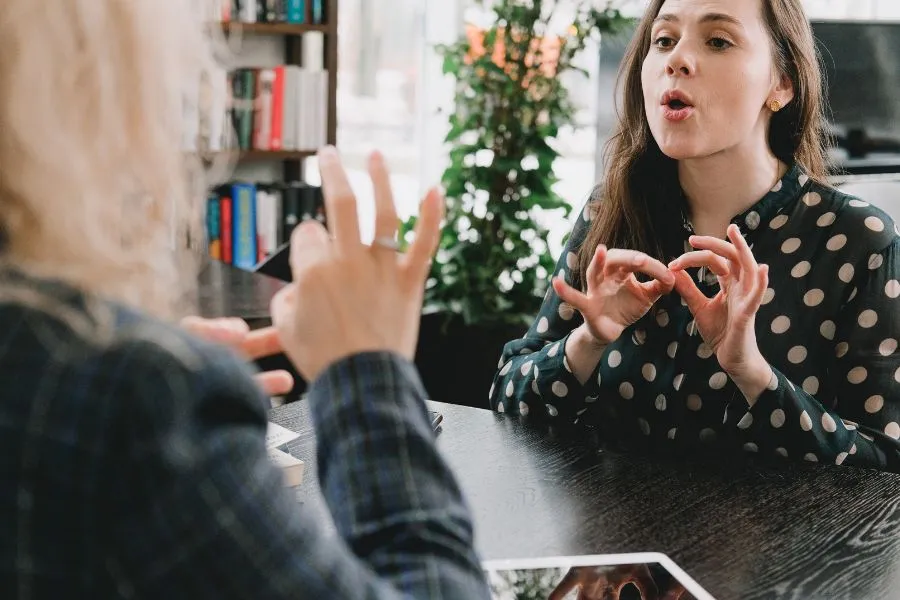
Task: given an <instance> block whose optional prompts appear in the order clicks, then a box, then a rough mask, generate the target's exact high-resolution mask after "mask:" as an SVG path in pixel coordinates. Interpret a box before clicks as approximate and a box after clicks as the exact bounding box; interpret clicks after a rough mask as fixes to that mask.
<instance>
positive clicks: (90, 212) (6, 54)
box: [0, 0, 215, 318]
mask: <svg viewBox="0 0 900 600" xmlns="http://www.w3.org/2000/svg"><path fill="white" fill-rule="evenodd" d="M208 14H209V12H208V11H205V10H204V8H203V4H202V1H201V0H55V1H54V2H50V3H47V2H41V1H35V0H5V1H4V3H3V10H2V11H0V228H2V238H3V246H2V250H0V261H2V263H3V265H4V266H6V267H13V268H16V269H19V270H22V271H24V272H26V273H29V274H33V275H36V276H40V277H46V278H52V279H59V280H62V281H64V282H66V283H68V284H71V285H73V286H74V287H76V288H78V289H81V290H83V291H85V292H87V293H88V294H90V295H98V296H104V297H108V298H110V299H113V300H117V301H121V302H124V303H127V304H130V305H132V306H135V307H137V308H140V309H144V310H146V311H148V312H150V313H152V314H155V315H157V316H162V317H165V318H171V317H174V316H177V315H178V314H182V313H183V312H184V311H185V310H186V305H185V302H186V301H188V302H189V299H190V298H191V296H192V286H193V284H195V283H196V274H197V266H198V264H197V263H198V261H197V258H198V256H197V252H196V251H190V250H188V249H187V248H186V246H187V245H186V244H185V243H184V242H185V240H187V239H188V237H189V236H190V237H192V238H193V239H194V240H195V241H196V240H198V239H202V237H198V235H199V232H200V231H201V229H200V224H201V222H202V219H201V218H200V216H201V209H202V208H203V207H204V206H205V192H204V190H205V189H206V184H205V180H204V179H205V178H204V177H203V176H202V173H201V171H200V168H199V164H198V162H197V161H196V160H195V159H192V158H191V157H190V156H189V155H188V154H187V153H185V152H184V151H183V148H182V137H183V125H184V123H183V101H184V98H185V94H186V93H187V90H189V89H190V86H194V87H196V86H197V85H199V81H200V78H201V75H202V73H203V72H205V71H206V70H207V69H210V68H211V67H212V66H213V65H214V64H215V61H214V58H213V55H212V45H211V42H210V39H209V31H210V28H208V27H205V26H204V25H205V23H204V18H205V17H206V16H207V15H208ZM205 32H206V33H205Z"/></svg>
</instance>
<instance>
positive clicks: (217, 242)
mask: <svg viewBox="0 0 900 600" xmlns="http://www.w3.org/2000/svg"><path fill="white" fill-rule="evenodd" d="M309 219H314V220H317V221H319V222H320V223H322V224H323V225H324V224H326V223H325V204H324V200H323V197H322V188H320V187H318V186H312V185H308V184H306V183H303V182H300V181H291V182H287V183H252V182H245V181H236V182H232V183H228V184H225V185H222V186H219V187H218V188H216V189H215V190H213V192H212V193H211V194H210V196H209V197H208V199H207V207H206V236H207V244H208V248H209V255H210V257H212V258H214V259H217V260H220V261H222V262H225V263H227V264H231V265H234V266H236V267H238V268H241V269H245V270H248V271H250V270H253V268H254V267H255V266H256V265H257V264H258V263H260V262H262V261H263V260H265V259H266V258H268V257H269V256H272V255H273V254H274V253H275V251H276V250H277V249H278V248H279V247H280V246H281V245H283V244H284V243H285V242H287V241H288V240H290V237H291V232H292V231H293V230H294V227H296V226H297V224H298V223H301V222H303V221H306V220H309Z"/></svg>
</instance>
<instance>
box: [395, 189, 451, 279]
mask: <svg viewBox="0 0 900 600" xmlns="http://www.w3.org/2000/svg"><path fill="white" fill-rule="evenodd" d="M443 218H444V196H443V195H442V194H441V192H440V191H439V190H438V189H436V188H432V189H431V190H429V191H428V193H427V194H426V195H425V199H424V200H422V205H421V208H420V210H419V219H418V221H417V222H416V229H415V236H416V237H415V239H414V240H413V242H412V244H410V245H409V249H408V250H407V251H406V254H405V255H404V256H403V257H402V263H401V264H402V265H403V268H404V269H407V270H409V271H410V273H411V274H412V275H413V277H414V278H416V280H422V279H425V277H426V276H427V275H428V271H429V269H430V268H431V259H432V257H433V256H434V253H435V251H436V250H437V247H438V242H439V241H440V235H441V220H442V219H443Z"/></svg>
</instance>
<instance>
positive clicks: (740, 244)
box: [728, 224, 757, 273]
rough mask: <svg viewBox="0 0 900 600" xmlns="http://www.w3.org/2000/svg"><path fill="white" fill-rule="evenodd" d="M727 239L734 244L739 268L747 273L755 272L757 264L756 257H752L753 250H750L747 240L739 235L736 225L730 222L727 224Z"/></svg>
mask: <svg viewBox="0 0 900 600" xmlns="http://www.w3.org/2000/svg"><path fill="white" fill-rule="evenodd" d="M728 239H729V240H731V243H732V244H734V247H735V249H736V250H737V254H738V260H739V261H740V263H741V268H742V269H744V270H746V271H747V272H748V273H756V272H757V264H756V259H755V258H754V257H753V251H752V250H750V246H749V245H747V240H745V239H744V236H742V235H741V231H740V230H739V229H738V226H737V225H734V224H731V225H729V226H728Z"/></svg>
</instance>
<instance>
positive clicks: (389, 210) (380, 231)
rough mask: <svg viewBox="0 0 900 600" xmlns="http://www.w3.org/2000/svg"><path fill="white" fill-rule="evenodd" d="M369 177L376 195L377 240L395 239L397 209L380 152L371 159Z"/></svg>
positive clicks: (374, 153) (389, 179) (373, 154)
mask: <svg viewBox="0 0 900 600" xmlns="http://www.w3.org/2000/svg"><path fill="white" fill-rule="evenodd" d="M369 176H370V177H371V178H372V188H373V191H374V194H375V238H376V239H377V238H389V239H394V237H395V236H396V235H397V227H398V219H397V207H396V206H395V205H394V195H393V193H392V192H391V178H390V174H389V173H388V170H387V165H385V162H384V157H383V156H382V155H381V153H380V152H373V153H372V155H371V156H370V157H369Z"/></svg>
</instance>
